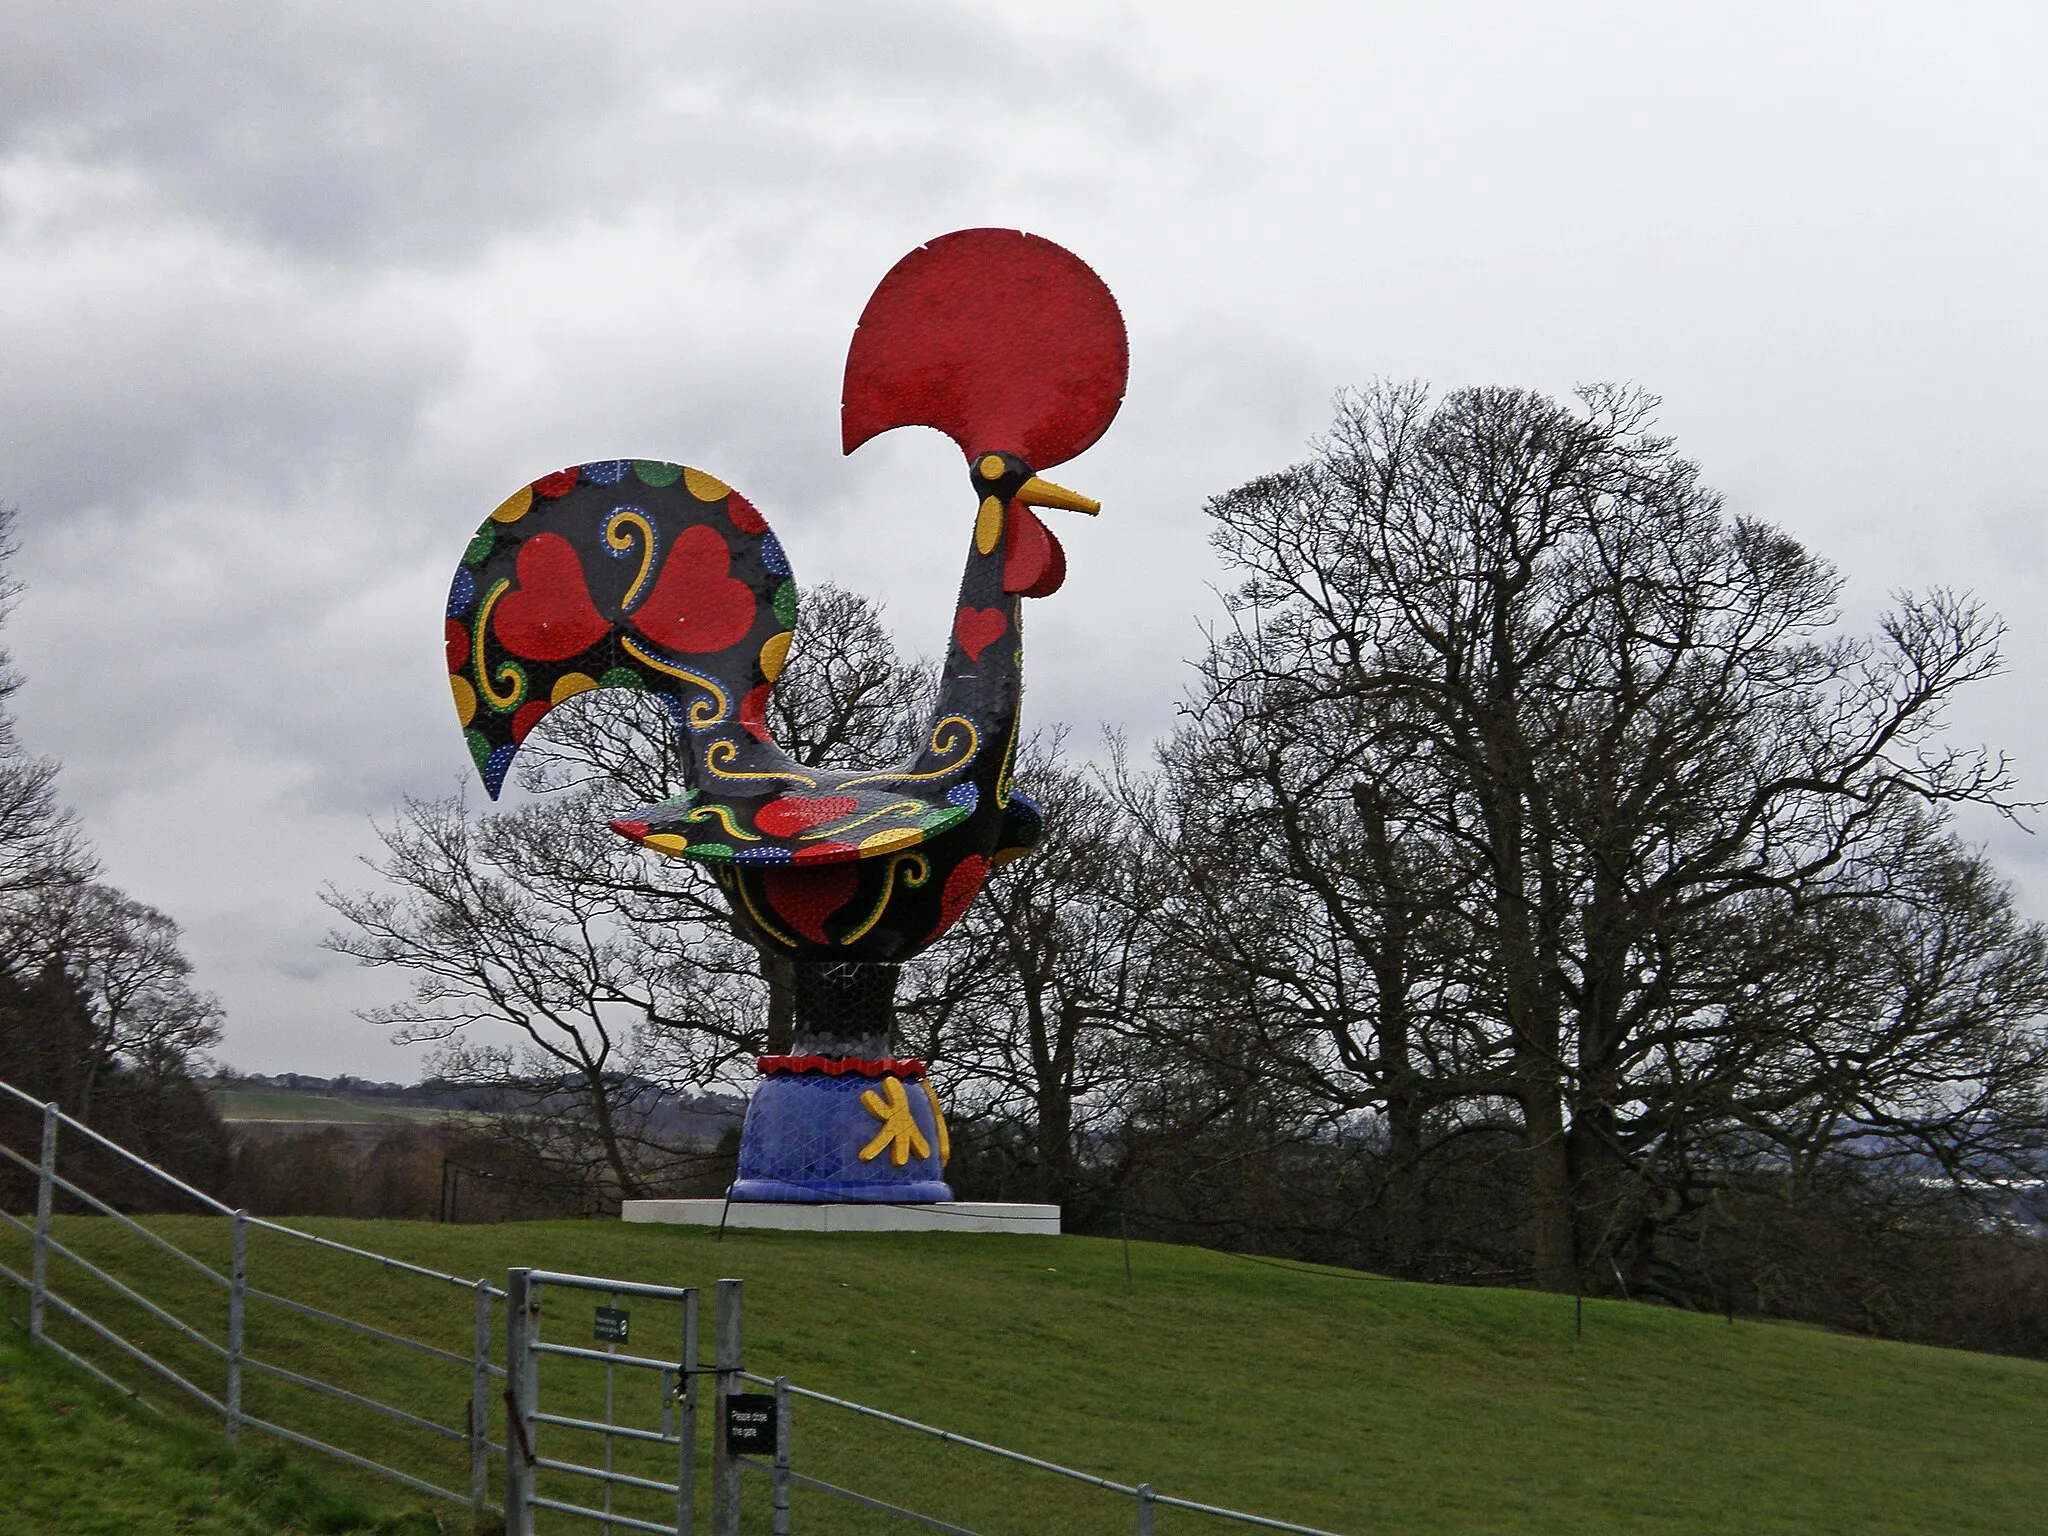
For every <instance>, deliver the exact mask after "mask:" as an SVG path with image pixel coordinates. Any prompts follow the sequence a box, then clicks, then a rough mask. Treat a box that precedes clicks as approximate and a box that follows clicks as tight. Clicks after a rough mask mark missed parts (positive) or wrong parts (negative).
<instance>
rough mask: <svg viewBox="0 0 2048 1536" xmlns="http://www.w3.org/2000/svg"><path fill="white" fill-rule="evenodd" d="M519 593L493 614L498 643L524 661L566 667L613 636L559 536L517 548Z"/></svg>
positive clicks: (546, 536)
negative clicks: (568, 661)
mask: <svg viewBox="0 0 2048 1536" xmlns="http://www.w3.org/2000/svg"><path fill="white" fill-rule="evenodd" d="M518 576H519V588H518V590H517V591H514V592H507V593H506V594H505V595H504V596H503V597H502V598H500V599H499V600H498V606H497V608H496V609H494V610H493V611H492V614H491V625H492V627H493V628H494V629H495V630H496V631H497V634H498V641H499V643H500V644H502V645H503V646H504V647H505V649H506V650H508V651H510V652H511V653H512V654H513V655H514V656H523V657H525V658H526V660H528V661H566V660H567V659H568V658H569V657H571V656H576V655H580V654H581V653H583V652H584V651H587V650H589V649H590V648H591V647H592V646H593V645H595V644H597V642H598V641H600V640H602V639H603V638H604V637H605V636H606V635H608V634H610V633H611V632H612V626H611V622H610V621H609V620H608V619H606V618H605V616H604V615H603V614H601V613H599V612H598V611H597V605H596V604H595V603H593V602H591V600H590V589H589V588H588V587H587V586H585V585H584V583H583V562H582V561H580V560H578V559H577V558H576V547H575V546H574V545H573V544H571V543H570V542H569V541H568V540H567V539H565V538H563V537H562V536H561V535H560V534H559V533H540V534H535V535H534V536H533V537H532V538H530V539H528V540H527V541H526V542H525V543H524V544H522V545H520V547H519V566H518Z"/></svg>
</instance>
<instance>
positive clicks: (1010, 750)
mask: <svg viewBox="0 0 2048 1536" xmlns="http://www.w3.org/2000/svg"><path fill="white" fill-rule="evenodd" d="M1021 720H1022V716H1019V717H1018V719H1017V720H1012V721H1011V722H1010V740H1009V743H1008V744H1007V745H1006V746H1005V747H1004V748H1003V766H1002V767H1001V768H999V769H997V770H996V804H997V805H999V806H1008V805H1009V803H1010V790H1011V789H1012V788H1013V787H1014V786H1015V784H1016V780H1015V779H1014V778H1013V777H1012V776H1011V770H1012V769H1013V768H1015V767H1016V766H1017V728H1018V725H1019V724H1020V723H1021Z"/></svg>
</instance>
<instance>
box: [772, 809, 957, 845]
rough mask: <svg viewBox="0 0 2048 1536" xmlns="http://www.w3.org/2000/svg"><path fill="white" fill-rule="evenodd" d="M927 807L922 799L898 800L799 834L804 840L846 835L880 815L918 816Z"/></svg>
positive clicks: (809, 840)
mask: <svg viewBox="0 0 2048 1536" xmlns="http://www.w3.org/2000/svg"><path fill="white" fill-rule="evenodd" d="M926 809H927V807H926V805H925V803H924V802H923V801H922V800H896V801H892V802H891V803H889V804H888V805H885V806H883V807H882V808H881V809H880V810H879V811H869V812H868V813H867V815H865V816H862V817H859V818H857V819H856V820H853V821H845V822H833V823H832V824H831V825H830V826H825V827H813V828H811V830H810V831H808V832H800V833H798V834H797V836H798V838H799V839H800V840H801V841H803V842H811V841H812V840H814V839H816V838H820V837H844V836H845V835H846V834H847V833H849V832H851V831H852V830H853V829H854V828H855V827H864V826H866V825H867V824H868V823H869V822H871V821H873V820H875V819H876V818H877V817H879V816H916V815H919V814H920V813H922V812H923V811H924V810H926Z"/></svg>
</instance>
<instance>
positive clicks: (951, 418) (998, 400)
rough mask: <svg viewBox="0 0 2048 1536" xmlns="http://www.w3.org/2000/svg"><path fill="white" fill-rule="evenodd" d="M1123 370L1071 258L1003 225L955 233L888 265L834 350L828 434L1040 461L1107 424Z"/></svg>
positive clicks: (1108, 309) (1103, 297) (1109, 317)
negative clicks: (832, 418) (915, 441)
mask: <svg viewBox="0 0 2048 1536" xmlns="http://www.w3.org/2000/svg"><path fill="white" fill-rule="evenodd" d="M1129 373H1130V347H1129V344H1128V343H1127V342H1126V340H1125V338H1124V317H1123V315H1122V313H1121V312H1120V311H1119V310H1118V309H1117V307H1116V300H1115V299H1114V298H1112V297H1111V296H1110V292H1109V289H1108V288H1107V287H1106V286H1105V285H1104V284H1103V281H1102V279H1101V278H1099V277H1097V276H1096V275H1095V273H1094V272H1093V271H1092V270H1091V269H1090V268H1089V266H1088V264H1087V263H1086V262H1084V261H1083V260H1081V258H1080V257H1078V256H1076V255H1074V253H1073V252H1071V251H1068V250H1065V249H1063V248H1061V247H1060V246H1057V245H1054V244H1053V243H1052V242H1051V241H1050V240H1043V239H1040V238H1039V237H1038V236H1037V235H1027V234H1025V233H1023V232H1022V231H1020V230H1014V229H962V230H957V231H955V232H954V233H952V234H950V235H941V236H939V238H938V239H936V240H933V241H931V242H930V243H929V244H927V245H923V246H920V247H919V248H918V249H917V250H914V251H912V252H911V253H910V254H909V255H908V256H906V257H904V258H903V259H902V260H901V261H899V262H897V263H896V265H895V266H893V267H891V268H890V269H889V273H888V275H887V276H886V277H884V278H883V279H882V281H881V285H880V286H879V287H877V288H876V289H875V292H874V296H873V297H872V298H870V299H869V300H868V305H867V308H866V309H864V310H862V311H861V316H860V326H859V328H858V329H857V330H856V331H855V332H854V333H853V345H852V346H851V347H850V348H848V350H847V354H846V388H845V392H844V394H843V395H842V397H841V405H840V416H839V421H840V433H841V437H842V439H843V440H844V443H845V451H846V452H848V453H851V452H853V450H854V449H856V448H858V447H859V446H860V445H861V444H862V443H864V442H866V441H867V440H868V439H869V438H871V437H873V436H875V435H876V434H877V433H881V432H887V431H888V430H890V429H891V428H892V427H913V426H918V427H937V428H938V429H939V430H940V431H941V432H943V433H945V434H946V435H947V436H948V437H950V438H952V439H953V441H954V442H956V443H958V444H959V445H960V451H961V452H962V453H965V454H969V455H973V454H977V453H986V452H988V451H989V450H991V449H1000V450H1003V451H1005V452H1009V453H1014V454H1016V455H1017V456H1018V457H1019V458H1021V459H1023V460H1024V462H1025V463H1027V464H1029V465H1030V466H1031V467H1032V468H1033V469H1050V468H1051V467H1052V466H1053V465H1055V464H1059V463H1063V462H1064V461H1066V460H1068V459H1071V458H1073V457H1074V455H1076V454H1077V453H1080V452H1082V451H1083V450H1084V449H1086V448H1088V447H1089V446H1090V445H1091V444H1092V443H1094V441H1095V440H1096V439H1097V438H1098V437H1100V436H1102V434H1103V433H1104V432H1105V431H1106V430H1108V427H1109V424H1110V422H1111V421H1112V420H1114V419H1115V417H1116V412H1117V407H1118V406H1119V405H1121V404H1122V403H1123V397H1124V381H1125V379H1126V377H1127V376H1128V375H1129Z"/></svg>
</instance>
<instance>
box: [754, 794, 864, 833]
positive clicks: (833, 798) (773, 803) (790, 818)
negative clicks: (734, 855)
mask: <svg viewBox="0 0 2048 1536" xmlns="http://www.w3.org/2000/svg"><path fill="white" fill-rule="evenodd" d="M859 809H860V802H859V801H858V800H856V799H854V798H853V796H851V795H822V796H820V797H819V798H818V799H816V800H812V799H810V798H808V797H807V796H804V795H784V796H782V797H781V798H780V799H778V800H770V801H769V802H768V803H767V804H766V805H764V806H762V807H761V809H759V810H758V811H756V812H754V825H755V826H757V827H759V828H760V829H761V830H762V831H763V832H766V833H767V834H768V835H769V836H770V837H795V836H796V835H797V833H799V832H801V831H803V829H804V828H805V827H815V826H819V825H821V824H822V823H824V822H828V821H837V820H838V819H839V818H840V817H842V816H851V815H852V814H853V813H854V812H855V811H857V810H859Z"/></svg>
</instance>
